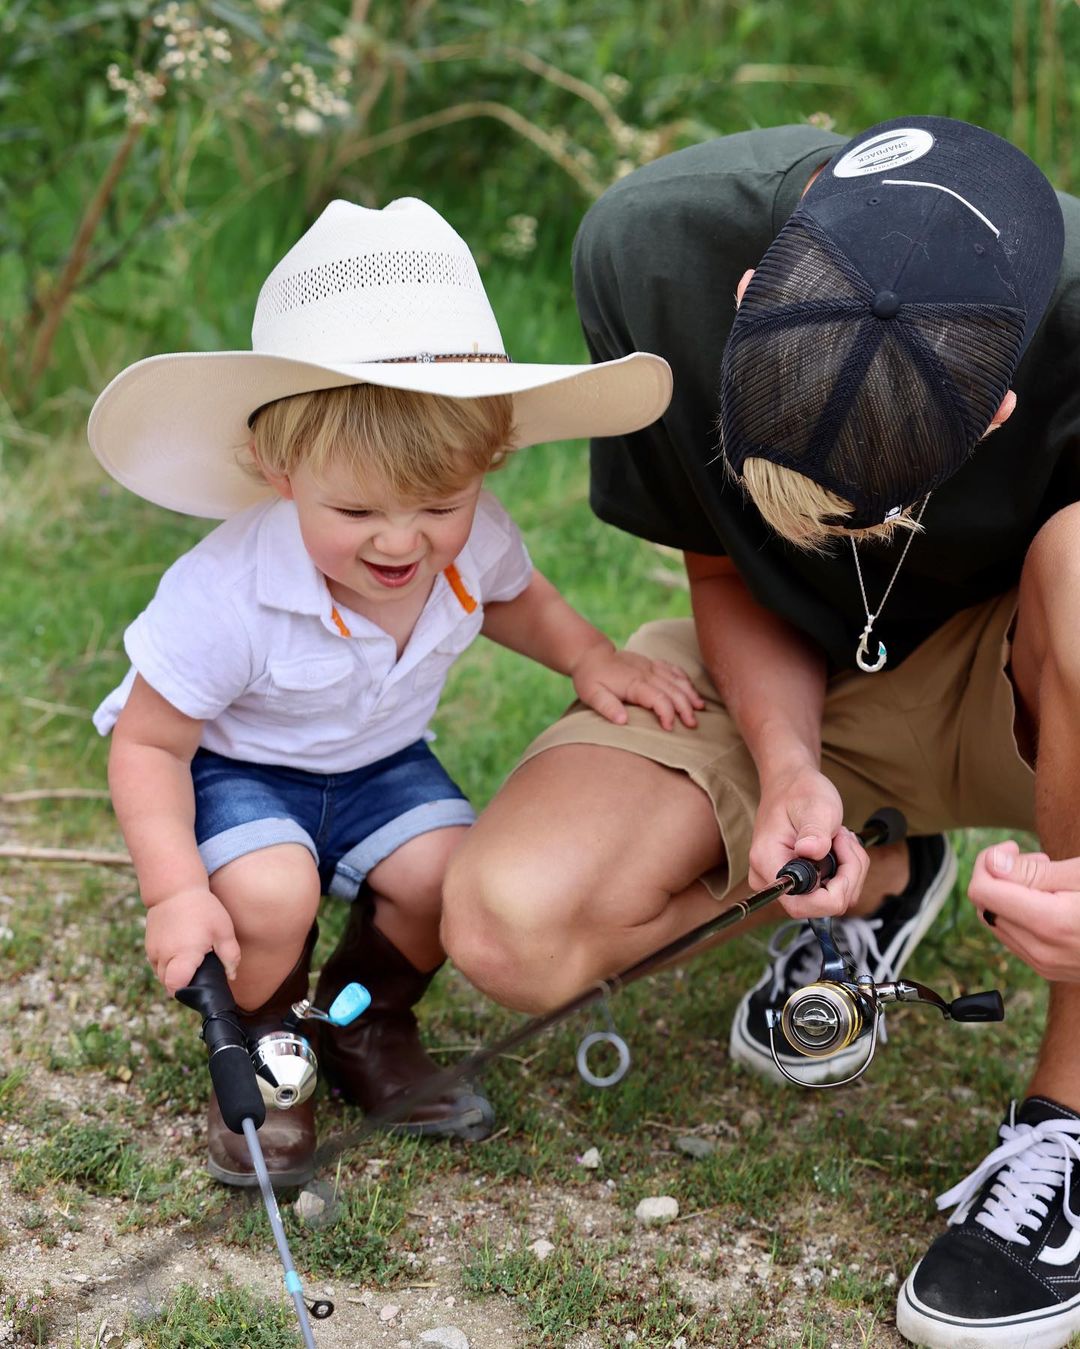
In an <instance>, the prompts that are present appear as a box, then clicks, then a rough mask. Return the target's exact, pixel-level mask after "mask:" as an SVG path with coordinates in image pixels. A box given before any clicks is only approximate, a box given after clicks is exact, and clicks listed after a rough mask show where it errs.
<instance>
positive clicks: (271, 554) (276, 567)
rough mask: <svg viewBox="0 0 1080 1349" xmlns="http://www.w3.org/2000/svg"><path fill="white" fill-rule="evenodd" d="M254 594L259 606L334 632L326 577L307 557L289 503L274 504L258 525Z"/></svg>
mask: <svg viewBox="0 0 1080 1349" xmlns="http://www.w3.org/2000/svg"><path fill="white" fill-rule="evenodd" d="M255 585H256V593H257V595H258V598H259V603H260V604H265V605H266V606H267V607H268V608H270V609H282V610H284V611H285V612H286V613H292V614H312V615H314V616H315V617H316V618H319V619H321V620H322V623H323V625H324V626H325V627H327V628H329V629H330V630H331V631H332V632H337V626H336V625H335V624H334V622H333V620H332V618H331V616H330V611H331V609H332V608H333V600H332V598H331V595H330V589H329V587H328V586H327V584H326V577H325V576H323V574H322V572H321V571H319V569H318V567H316V565H315V563H314V562H312V560H311V558H310V557H309V556H308V551H307V549H306V548H305V547H304V540H303V537H302V536H301V534H300V520H299V518H298V516H297V514H296V507H295V505H294V504H293V503H292V502H291V501H275V502H274V504H273V505H272V506H270V508H269V509H268V510H267V512H266V514H265V515H264V516H263V518H262V520H261V521H260V522H259V527H258V536H257V541H256V581H255Z"/></svg>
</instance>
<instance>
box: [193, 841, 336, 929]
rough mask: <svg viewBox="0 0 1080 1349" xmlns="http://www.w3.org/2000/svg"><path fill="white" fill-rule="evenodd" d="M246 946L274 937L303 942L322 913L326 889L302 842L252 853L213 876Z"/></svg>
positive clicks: (212, 884) (213, 886)
mask: <svg viewBox="0 0 1080 1349" xmlns="http://www.w3.org/2000/svg"><path fill="white" fill-rule="evenodd" d="M210 889H211V890H212V891H213V892H214V894H215V895H217V897H218V899H220V900H221V902H222V904H224V905H225V908H226V909H227V910H228V911H229V916H230V917H231V918H232V920H233V924H234V926H235V927H236V933H237V937H238V939H239V940H240V942H241V943H244V942H245V940H247V941H250V940H252V938H255V939H256V940H261V939H263V938H269V937H271V936H272V937H273V939H274V940H275V941H278V942H281V943H282V944H287V943H290V942H299V943H303V941H304V939H305V938H306V936H307V934H308V932H309V931H310V929H311V925H312V923H314V921H315V919H316V916H317V915H318V912H319V900H320V898H321V892H322V886H321V884H320V882H319V872H318V868H317V867H316V865H315V859H314V858H313V857H312V856H311V854H310V853H309V852H308V850H307V849H306V848H302V847H300V846H299V845H297V844H291V843H287V844H279V845H276V846H275V847H272V848H260V849H259V850H258V851H256V852H251V853H246V854H245V855H244V856H243V857H237V858H236V859H235V860H234V861H232V862H227V863H226V864H225V865H224V866H223V867H219V868H218V870H217V871H215V872H214V874H213V875H212V876H211V877H210Z"/></svg>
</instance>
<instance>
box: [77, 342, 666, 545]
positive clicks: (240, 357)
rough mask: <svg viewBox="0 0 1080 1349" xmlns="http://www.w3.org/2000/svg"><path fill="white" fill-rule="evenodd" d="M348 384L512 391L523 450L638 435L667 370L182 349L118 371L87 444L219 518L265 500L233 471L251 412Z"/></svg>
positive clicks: (460, 394)
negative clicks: (315, 358)
mask: <svg viewBox="0 0 1080 1349" xmlns="http://www.w3.org/2000/svg"><path fill="white" fill-rule="evenodd" d="M347 384H379V385H383V386H384V387H387V388H393V389H411V390H414V391H416V392H418V393H432V394H442V395H445V396H446V397H449V398H487V397H492V396H493V395H496V394H509V395H510V396H511V397H513V400H514V445H515V446H516V447H518V448H522V447H524V446H526V445H536V444H541V443H544V442H546V441H552V440H577V439H583V438H587V437H592V436H615V435H624V434H627V433H629V432H631V431H637V430H640V429H641V428H642V427H643V426H648V425H649V424H650V423H651V422H654V421H655V420H656V419H657V417H659V416H660V415H661V414H662V413H663V412H664V410H665V408H666V407H667V405H668V403H669V402H670V400H671V388H672V381H671V369H670V367H669V366H668V363H667V362H666V361H665V360H664V359H663V358H662V357H660V356H654V355H652V354H651V353H648V352H634V353H632V354H631V355H629V356H624V357H622V358H621V359H620V360H617V361H607V362H604V363H603V364H599V365H518V364H513V363H506V364H502V363H499V362H469V361H460V362H456V361H455V362H450V361H447V362H436V361H429V362H415V363H414V362H400V363H398V362H368V363H364V364H356V365H314V364H310V363H309V362H306V361H297V360H293V359H291V358H289V357H286V356H273V355H267V354H264V353H261V352H251V351H227V352H208V353H202V352H186V353H177V354H170V355H163V356H151V357H148V358H147V359H146V360H143V361H139V362H137V363H136V364H135V365H132V366H129V367H128V368H127V369H126V370H122V371H121V372H120V374H118V375H117V376H116V378H115V379H114V380H113V381H112V383H111V384H109V385H108V387H107V388H106V389H105V390H104V391H103V392H102V393H101V395H100V396H99V398H98V400H97V402H96V403H95V404H94V407H93V410H92V412H91V413H90V421H89V424H88V427H87V436H88V438H89V441H90V448H91V449H92V450H93V452H94V454H95V455H96V456H97V458H98V459H99V461H100V462H101V464H102V465H103V467H104V468H105V469H106V470H107V471H108V473H109V474H111V476H112V477H113V478H115V479H116V481H117V482H119V483H122V484H123V486H125V487H127V488H129V489H130V490H131V491H132V492H135V493H137V494H138V495H139V496H141V497H145V498H146V499H147V500H148V501H153V502H155V503H156V504H157V505H159V506H165V507H167V508H168V509H169V510H174V511H182V512H183V513H184V514H186V515H198V516H205V517H208V518H210V519H223V518H225V517H226V516H229V515H233V514H235V512H237V511H239V510H243V509H244V508H245V507H247V506H251V505H254V504H255V503H256V502H257V501H260V500H262V499H264V498H265V496H266V495H267V491H268V489H267V488H266V487H264V486H263V485H262V484H261V483H259V482H258V481H256V480H255V479H253V478H252V477H251V476H250V475H249V474H247V473H246V472H245V471H244V470H243V469H242V468H241V467H240V454H241V452H242V451H243V450H244V449H245V447H246V446H247V444H248V441H249V438H250V431H249V429H248V418H249V417H250V416H251V414H252V412H254V411H255V409H256V408H259V407H262V406H263V405H264V404H265V403H270V402H273V401H274V400H276V399H278V398H286V397H289V396H291V395H293V394H299V393H310V392H312V391H314V390H316V389H332V388H340V387H342V386H343V385H347Z"/></svg>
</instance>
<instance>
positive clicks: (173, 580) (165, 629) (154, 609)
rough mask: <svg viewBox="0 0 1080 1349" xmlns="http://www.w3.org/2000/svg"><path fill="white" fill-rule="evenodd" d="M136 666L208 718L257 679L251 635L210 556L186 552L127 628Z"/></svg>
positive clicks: (179, 705) (180, 704)
mask: <svg viewBox="0 0 1080 1349" xmlns="http://www.w3.org/2000/svg"><path fill="white" fill-rule="evenodd" d="M124 649H125V650H126V651H127V654H128V657H129V658H130V660H131V664H132V666H133V667H134V669H135V670H136V671H137V672H138V673H139V674H140V675H142V677H143V679H145V680H146V682H147V683H148V684H149V685H150V686H151V688H153V689H154V690H155V691H156V692H157V693H160V694H161V696H162V697H163V698H164V699H165V700H166V701H167V702H170V703H172V705H173V707H175V708H176V709H177V710H178V711H180V712H183V713H184V715H185V716H188V717H195V718H197V719H198V720H199V721H209V720H211V719H212V718H214V717H216V716H218V715H219V714H220V713H221V712H223V711H224V710H225V708H226V707H228V706H229V705H230V704H231V703H233V702H235V700H236V699H237V698H238V697H239V696H240V694H241V693H243V691H244V690H245V689H246V688H247V687H248V685H249V684H250V683H251V682H252V679H253V678H254V669H253V656H252V648H251V640H250V637H249V634H248V632H247V629H246V628H245V626H244V624H243V623H242V622H241V619H240V616H239V612H238V610H237V608H236V606H235V605H234V603H233V602H232V599H231V597H230V595H229V594H228V589H227V587H226V586H223V584H222V580H221V577H220V574H219V572H218V571H217V568H216V566H215V565H214V563H213V561H212V560H210V559H206V558H201V557H196V556H193V555H192V554H187V555H185V556H184V557H182V558H180V559H179V560H178V561H177V562H174V563H173V565H172V566H171V567H170V568H169V570H168V571H167V572H166V573H165V575H164V576H163V577H162V578H161V583H160V584H159V586H158V589H157V593H156V594H155V595H154V598H153V599H152V600H151V601H150V603H149V604H148V605H147V607H146V608H145V609H144V610H143V612H142V613H141V614H140V615H139V617H138V618H137V619H136V620H135V621H134V623H132V624H131V626H130V627H129V628H128V629H127V631H126V632H125V633H124Z"/></svg>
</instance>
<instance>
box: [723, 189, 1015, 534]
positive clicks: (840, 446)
mask: <svg viewBox="0 0 1080 1349" xmlns="http://www.w3.org/2000/svg"><path fill="white" fill-rule="evenodd" d="M873 298H874V291H873V289H872V288H871V287H870V286H869V285H868V284H867V282H866V281H865V280H864V279H863V278H862V276H860V275H859V273H858V272H857V271H856V270H855V268H854V267H853V266H852V264H851V263H850V262H849V261H848V259H847V258H846V257H845V255H844V254H843V253H842V252H841V251H840V250H839V249H838V248H836V246H835V245H834V244H833V243H832V241H831V240H830V239H829V238H828V236H827V235H826V234H824V232H823V231H822V230H821V229H820V228H819V227H817V226H816V224H815V222H814V221H812V220H809V219H806V218H805V217H800V216H798V215H796V216H793V217H792V219H791V220H789V221H788V223H787V224H786V225H785V226H784V228H783V230H781V232H780V234H779V235H778V236H777V238H776V239H775V240H774V242H773V244H772V246H771V247H770V248H769V250H768V252H767V253H766V255H765V257H764V258H763V259H762V262H761V265H760V267H759V268H758V270H757V271H756V272H755V273H754V277H753V279H752V281H751V283H750V285H749V287H748V288H747V291H746V294H745V296H744V297H743V302H742V305H741V306H740V309H739V313H738V315H737V317H736V320H735V323H734V325H733V327H732V331H731V335H730V337H729V339H728V343H727V346H726V348H725V351H724V362H723V373H722V387H721V430H722V436H723V448H724V453H725V455H726V457H727V459H728V461H729V462H730V464H731V466H732V467H733V468H734V469H735V470H736V472H738V471H739V470H740V469H741V467H742V464H743V462H744V460H745V459H747V458H748V457H750V456H755V457H758V458H763V459H768V460H771V461H772V462H773V463H776V464H780V465H783V466H784V467H786V468H791V469H795V470H796V471H797V472H799V473H803V474H805V475H806V476H807V477H808V478H811V479H812V480H813V481H815V482H817V483H818V484H820V485H821V486H822V487H826V488H829V489H830V490H831V491H834V492H836V493H837V494H838V495H839V496H841V497H844V498H845V499H846V500H848V501H850V502H851V503H852V505H853V506H854V507H855V508H856V509H855V514H854V515H853V516H851V517H847V518H845V520H844V523H845V524H847V525H850V526H852V527H862V526H866V525H872V524H876V523H878V522H880V521H881V520H882V519H883V518H884V517H885V515H886V512H888V511H889V510H891V509H892V508H893V507H896V506H910V505H913V504H914V503H915V502H916V501H918V500H919V499H920V498H921V497H923V496H925V495H926V493H927V492H928V491H930V490H931V489H932V488H934V487H936V486H937V485H938V484H939V483H941V482H943V481H944V480H945V479H946V478H947V477H949V476H950V475H951V474H952V473H954V472H955V471H956V469H958V468H959V467H960V465H961V464H962V463H963V462H964V460H965V459H966V458H967V456H968V455H969V454H970V453H971V450H972V448H973V446H974V445H975V443H976V442H977V441H978V439H979V437H980V436H981V435H982V433H983V432H984V431H985V430H986V427H987V426H988V425H989V422H990V419H991V417H992V416H993V414H994V412H995V411H996V410H997V407H998V405H999V404H1000V402H1001V400H1002V398H1003V397H1004V396H1005V392H1006V390H1007V388H1008V382H1009V378H1010V375H1011V372H1012V370H1013V368H1014V366H1015V363H1016V360H1017V358H1018V354H1019V350H1020V343H1021V339H1022V337H1023V332H1024V315H1023V313H1022V312H1021V311H1019V310H1015V309H1008V308H1005V307H1002V306H997V305H964V304H925V303H922V304H902V305H901V307H900V310H899V312H898V313H897V314H896V316H895V317H893V318H888V319H879V318H876V317H875V316H874V315H873V313H872V311H871V309H870V304H871V302H872V300H873Z"/></svg>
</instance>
